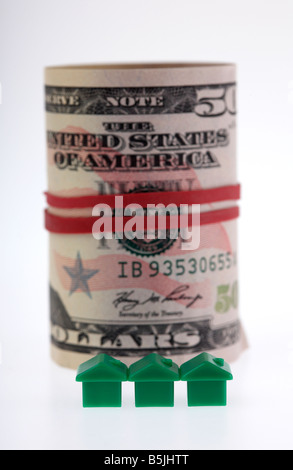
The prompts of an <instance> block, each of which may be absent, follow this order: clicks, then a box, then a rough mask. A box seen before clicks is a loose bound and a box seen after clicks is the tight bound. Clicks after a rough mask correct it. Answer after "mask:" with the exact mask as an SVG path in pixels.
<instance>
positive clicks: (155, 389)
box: [128, 353, 179, 407]
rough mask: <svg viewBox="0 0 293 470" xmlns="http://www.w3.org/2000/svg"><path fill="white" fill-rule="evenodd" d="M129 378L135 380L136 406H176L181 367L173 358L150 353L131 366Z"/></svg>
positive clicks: (131, 380)
mask: <svg viewBox="0 0 293 470" xmlns="http://www.w3.org/2000/svg"><path fill="white" fill-rule="evenodd" d="M128 380H129V381H130V382H135V406H137V407H143V406H174V381H178V380H179V367H178V366H177V364H175V363H174V362H173V361H172V360H171V359H166V358H164V357H162V356H160V355H159V354H156V353H152V354H149V355H148V356H145V357H144V358H142V359H140V360H139V361H137V362H135V363H134V364H132V365H131V366H130V367H129V377H128Z"/></svg>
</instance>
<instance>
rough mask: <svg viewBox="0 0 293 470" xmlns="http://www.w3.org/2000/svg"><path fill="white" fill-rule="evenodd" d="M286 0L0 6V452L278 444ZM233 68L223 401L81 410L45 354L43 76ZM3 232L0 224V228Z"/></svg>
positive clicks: (287, 241)
mask: <svg viewBox="0 0 293 470" xmlns="http://www.w3.org/2000/svg"><path fill="white" fill-rule="evenodd" d="M292 16H293V3H292V2H291V1H284V0H282V1H278V2H277V1H255V0H254V1H252V0H247V1H246V2H243V3H241V5H240V2H235V1H232V0H231V1H227V0H223V1H221V2H218V1H216V0H214V1H210V0H209V1H208V0H206V1H205V2H194V1H192V0H191V1H187V0H181V1H180V2H175V1H170V0H169V1H165V0H162V1H160V0H157V1H155V0H149V1H148V2H147V4H146V3H143V2H138V1H135V0H125V1H124V2H121V1H120V0H119V1H112V2H101V1H92V0H91V1H89V0H70V1H69V0H50V1H44V0H42V1H41V2H40V1H38V0H33V1H32V0H26V1H22V0H0V81H1V84H2V101H3V104H2V105H0V155H1V169H0V191H1V199H0V204H1V232H0V233H1V235H0V237H1V258H0V267H1V268H0V286H1V287H0V289H1V308H0V343H1V350H2V364H1V365H0V448H3V449H177V450H180V449H292V448H293V437H292V422H293V400H292V396H293V306H292V290H293V289H292V265H293V254H292V240H293V233H292V230H293V224H292V209H291V201H292V173H293V171H292V170H293V159H292V128H293V118H292V116H293V61H292V56H293V55H292V44H293V29H292ZM160 60H162V61H195V60H199V61H200V60H204V61H209V60H212V61H232V62H236V63H238V83H239V92H238V96H239V104H238V108H239V115H238V125H239V146H238V161H239V181H240V182H241V183H242V187H243V191H242V201H241V218H240V220H239V250H240V258H239V261H240V305H241V318H242V320H243V323H244V327H245V330H246V333H247V336H248V340H249V343H250V348H249V350H247V351H246V352H245V353H244V354H243V355H242V356H241V358H240V359H239V360H237V361H236V362H235V363H233V364H231V366H232V371H233V374H234V377H235V379H234V381H233V382H230V383H228V406H227V407H226V408H196V409H191V408H187V406H186V394H185V384H181V383H178V384H176V394H175V398H176V404H175V407H174V408H173V409H147V410H146V409H135V408H134V405H133V390H132V384H125V386H124V406H123V407H122V408H121V409H115V410H113V409H92V410H89V409H83V408H82V407H81V389H80V384H77V383H75V381H74V378H75V372H74V371H70V370H67V369H63V368H61V367H59V366H57V365H55V364H53V363H52V361H51V360H50V357H49V339H48V334H49V313H48V286H47V283H48V275H47V269H48V260H47V234H46V233H45V231H44V229H43V209H44V207H45V201H44V198H43V195H42V192H43V191H44V190H46V167H45V131H44V129H45V126H44V105H43V98H44V97H43V67H44V66H46V65H52V64H61V63H81V62H126V61H130V62H133V61H152V62H153V61H160ZM3 227H4V228H3Z"/></svg>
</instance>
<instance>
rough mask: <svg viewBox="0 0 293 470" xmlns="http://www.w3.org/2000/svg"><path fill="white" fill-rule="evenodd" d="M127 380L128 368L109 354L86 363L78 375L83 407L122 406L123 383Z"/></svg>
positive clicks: (99, 355) (82, 365) (98, 356)
mask: <svg viewBox="0 0 293 470" xmlns="http://www.w3.org/2000/svg"><path fill="white" fill-rule="evenodd" d="M127 378H128V368H127V366H126V365H125V364H123V363H122V362H121V361H118V360H117V359H114V358H113V357H111V356H108V354H98V355H97V356H95V357H93V358H91V359H89V360H88V361H86V362H84V363H83V364H81V365H80V366H79V367H78V369H77V375H76V381H77V382H82V397H83V406H84V407H99V406H106V407H110V406H115V407H118V406H121V402H122V386H121V382H125V381H126V380H127Z"/></svg>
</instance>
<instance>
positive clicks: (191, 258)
mask: <svg viewBox="0 0 293 470" xmlns="http://www.w3.org/2000/svg"><path fill="white" fill-rule="evenodd" d="M235 96H236V70H235V65H234V64H163V65H159V64H153V65H152V64H145V65H144V64H141V65H140V64H132V65H128V66H127V65H112V66H111V65H105V66H102V65H100V66H95V65H92V66H90V65H89V66H68V67H48V68H47V69H46V71H45V99H46V104H45V105H46V140H47V168H48V193H49V194H50V195H52V196H54V197H55V198H57V200H58V198H61V199H62V200H64V199H65V200H68V201H70V200H72V198H77V199H78V198H84V197H85V196H95V195H109V194H112V195H123V194H136V193H137V194H141V193H150V192H155V193H156V194H157V195H158V203H160V200H159V194H160V193H163V192H181V191H182V192H184V191H199V190H205V189H213V188H219V187H226V186H231V185H236V184H237V183H238V180H237V171H236V170H237V169H236V99H235ZM77 199H74V200H77ZM236 204H237V203H236V201H235V200H223V201H215V202H211V203H208V204H203V205H201V214H205V213H214V212H215V211H220V212H221V210H222V209H229V208H233V207H235V206H236ZM92 209H93V207H91V206H90V205H89V206H88V207H85V206H84V205H83V206H82V207H81V206H78V205H77V206H76V207H75V206H74V204H69V205H68V207H67V206H66V204H65V207H63V206H62V207H61V206H60V205H59V206H58V204H51V205H49V207H48V213H49V214H52V216H56V217H58V218H60V219H66V218H72V219H74V220H75V219H76V218H84V219H88V218H89V217H91V216H92ZM63 225H64V224H63ZM65 225H66V224H65ZM50 232H51V233H50V314H51V340H52V357H53V359H54V360H55V361H56V362H57V363H59V364H60V365H63V366H66V367H71V368H76V367H77V366H78V365H79V364H80V363H81V362H83V361H84V360H86V359H88V358H89V356H92V355H94V354H97V353H99V352H107V353H109V354H111V355H113V356H115V357H118V358H121V359H122V360H123V361H124V362H125V363H128V364H130V363H132V362H133V361H135V360H136V359H137V358H139V357H141V356H143V355H146V354H149V353H150V352H158V353H160V354H162V355H164V356H167V357H172V358H173V359H174V360H176V361H177V362H178V363H179V364H180V363H182V362H184V361H186V360H187V359H189V358H190V357H193V356H194V355H196V354H197V353H199V352H201V351H210V352H212V353H213V354H214V355H219V356H221V357H224V358H225V359H226V360H227V361H232V360H234V359H236V358H237V357H238V355H239V354H240V353H241V351H242V350H243V349H244V348H245V347H246V342H245V337H244V333H243V330H242V327H241V322H240V319H239V302H238V266H237V260H238V258H237V218H236V217H231V218H230V219H225V218H223V220H222V219H221V218H220V219H219V218H218V219H213V218H211V221H210V222H209V223H205V224H203V225H201V226H200V245H199V247H198V248H197V249H190V250H183V249H182V240H181V238H180V230H179V235H178V237H177V238H176V239H174V238H172V237H171V232H170V231H168V230H167V231H166V236H165V238H159V237H158V236H156V234H157V232H155V235H154V237H153V238H152V239H148V238H147V237H144V238H133V239H129V238H127V237H126V236H125V235H124V236H123V237H121V238H120V239H116V238H115V237H114V236H113V237H112V238H104V239H101V240H97V239H96V238H94V236H93V234H92V233H91V232H90V231H88V233H78V231H77V232H76V233H74V232H72V231H71V232H70V233H66V230H65V231H63V233H57V232H58V231H54V230H50ZM157 235H158V234H157Z"/></svg>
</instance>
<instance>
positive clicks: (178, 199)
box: [45, 184, 240, 209]
mask: <svg viewBox="0 0 293 470" xmlns="http://www.w3.org/2000/svg"><path fill="white" fill-rule="evenodd" d="M45 194H46V198H47V203H48V204H49V206H52V207H56V208H59V209H82V208H87V207H94V206H95V205H96V204H100V203H103V204H107V205H108V206H109V207H111V209H114V208H115V197H116V196H123V204H124V207H125V206H127V205H128V204H133V203H135V204H139V205H140V206H142V207H144V208H145V207H146V205H147V204H158V203H160V204H164V205H165V206H166V205H168V204H176V206H179V205H180V204H188V205H191V204H209V203H213V202H220V201H228V200H235V201H236V200H238V199H240V184H236V185H231V186H220V187H218V188H211V189H198V190H194V191H166V192H164V191H156V192H140V193H125V194H98V195H94V196H79V197H60V196H54V195H53V194H51V193H45Z"/></svg>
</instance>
